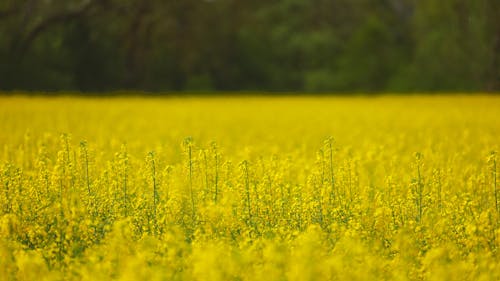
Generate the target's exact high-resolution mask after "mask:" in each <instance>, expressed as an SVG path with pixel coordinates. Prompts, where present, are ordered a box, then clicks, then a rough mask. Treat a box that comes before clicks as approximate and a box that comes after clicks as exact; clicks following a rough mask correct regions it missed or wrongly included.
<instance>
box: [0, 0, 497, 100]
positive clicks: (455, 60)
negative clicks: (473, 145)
mask: <svg viewBox="0 0 500 281" xmlns="http://www.w3.org/2000/svg"><path fill="white" fill-rule="evenodd" d="M499 19H500V2H499V1H498V0H475V1H464V0H439V1H438V0H418V1H417V0H384V1H380V0H357V1H352V0H331V1H325V0H311V1H304V0H279V1H267V0H205V1H203V0H182V1H178V0H150V1H143V0H52V1H42V0H22V1H20V0H2V1H0V61H1V63H0V89H3V90H12V89H28V90H83V91H89V90H96V91H107V90H117V89H141V90H150V91H172V90H175V91H177V90H212V89H214V90H259V91H262V90H267V91H290V90H293V91H300V90H304V91H335V92H343V91H349V92H353V91H414V90H421V91H450V90H451V91H471V90H476V91H499V90H500V20H499Z"/></svg>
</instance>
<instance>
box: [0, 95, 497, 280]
mask: <svg viewBox="0 0 500 281" xmlns="http://www.w3.org/2000/svg"><path fill="white" fill-rule="evenodd" d="M499 116H500V97H498V96H483V95H476V96H460V95H457V96H382V97H372V98H367V97H349V98H348V97H334V98H329V97H311V98H306V97H279V98H278V97H246V98H244V97H220V98H199V97H198V98H194V97H193V98H133V97H131V98H72V97H58V98H44V97H34V98H29V97H22V96H14V97H0V280H40V281H41V280H499V279H500V252H499V250H500V191H498V190H497V189H500V186H498V179H497V171H498V165H497V161H498V158H499V157H498V154H497V152H495V151H498V149H499V144H500V119H499Z"/></svg>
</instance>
